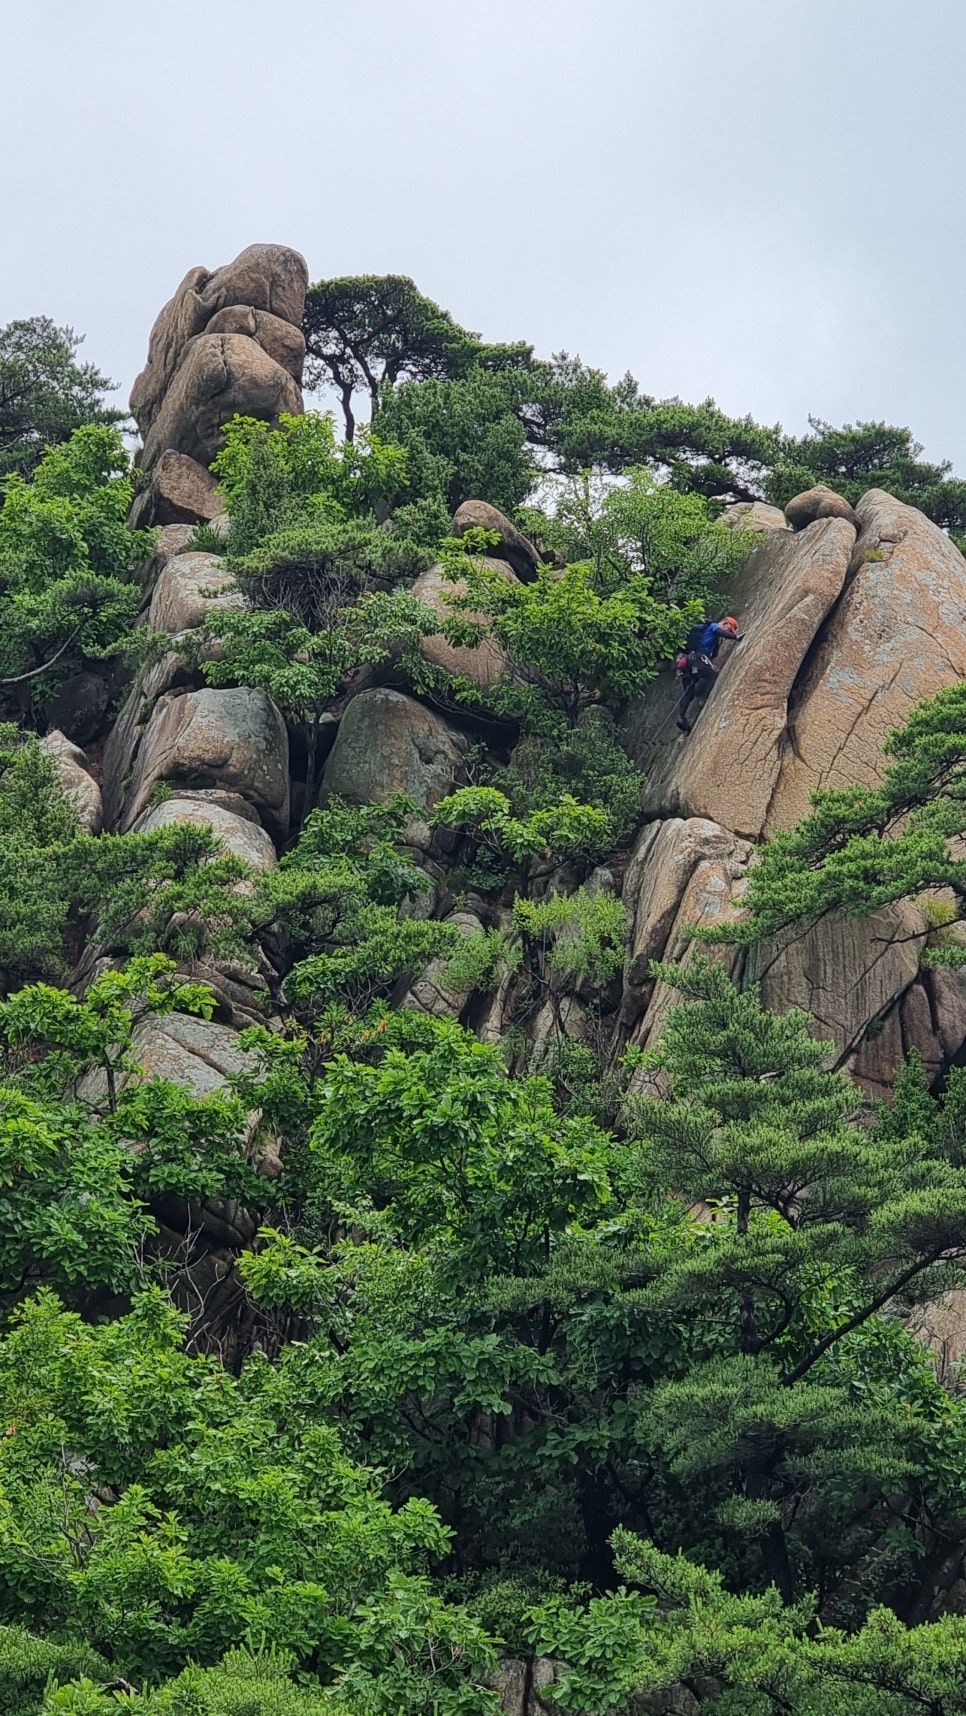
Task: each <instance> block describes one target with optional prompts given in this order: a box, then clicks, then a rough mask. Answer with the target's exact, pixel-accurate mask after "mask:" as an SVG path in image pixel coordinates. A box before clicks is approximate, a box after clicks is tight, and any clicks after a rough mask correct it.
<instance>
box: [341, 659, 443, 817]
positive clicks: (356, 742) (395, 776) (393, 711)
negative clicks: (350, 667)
mask: <svg viewBox="0 0 966 1716" xmlns="http://www.w3.org/2000/svg"><path fill="white" fill-rule="evenodd" d="M465 750H466V739H465V736H464V735H463V734H462V733H458V732H456V731H455V730H454V729H453V728H451V727H449V726H448V725H447V723H446V722H445V721H444V720H442V718H441V717H440V716H439V715H435V714H434V713H433V712H432V710H430V709H426V708H425V707H424V706H423V704H421V703H417V702H416V701H415V699H414V698H412V697H405V696H403V694H402V692H400V691H391V690H389V689H388V688H386V687H383V686H379V687H376V688H375V689H374V690H372V691H363V692H360V694H359V696H358V697H354V698H353V699H352V702H351V703H350V704H349V707H348V709H347V710H346V712H345V714H344V715H343V717H342V720H341V722H340V723H339V732H338V735H337V737H336V741H335V744H334V745H333V747H332V750H331V752H330V753H329V758H328V761H327V763H326V765H325V772H324V774H323V777H322V793H323V797H324V798H328V797H331V796H332V795H333V794H336V795H338V797H340V798H344V799H348V800H350V801H351V802H352V803H353V804H367V803H372V802H375V803H378V804H383V803H385V802H386V800H387V799H390V798H391V797H392V795H393V793H397V792H399V793H407V794H408V795H409V797H410V798H412V799H414V800H415V801H416V803H417V805H419V807H420V809H422V810H426V811H429V810H432V809H433V807H434V806H435V805H436V804H438V803H439V801H440V799H441V798H445V796H446V794H447V793H448V792H451V791H452V788H453V785H454V783H455V781H456V777H457V774H458V772H459V768H460V764H461V762H462V760H463V755H464V753H465Z"/></svg>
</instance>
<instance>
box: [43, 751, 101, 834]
mask: <svg viewBox="0 0 966 1716" xmlns="http://www.w3.org/2000/svg"><path fill="white" fill-rule="evenodd" d="M40 749H41V750H42V751H43V752H44V753H45V755H46V756H47V757H49V758H50V761H51V763H52V764H53V766H54V769H55V770H56V773H57V779H58V781H59V783H60V787H61V790H62V792H63V793H64V796H65V797H66V798H67V799H69V801H70V803H71V805H72V806H73V808H74V811H75V812H76V815H77V820H78V822H79V823H80V825H81V827H82V828H83V829H84V831H85V833H87V834H99V833H100V831H101V828H102V827H103V824H104V806H103V804H102V802H101V789H100V787H99V786H98V784H97V782H96V780H95V779H94V777H93V775H92V774H91V772H90V764H89V762H88V760H87V758H86V756H85V755H84V752H83V751H82V750H81V749H80V748H79V747H78V746H77V745H73V744H71V741H70V740H69V739H68V738H67V737H66V735H65V734H64V733H61V732H59V731H58V730H57V729H56V728H55V729H54V731H53V732H51V733H48V734H47V735H46V737H45V738H43V739H41V741H40Z"/></svg>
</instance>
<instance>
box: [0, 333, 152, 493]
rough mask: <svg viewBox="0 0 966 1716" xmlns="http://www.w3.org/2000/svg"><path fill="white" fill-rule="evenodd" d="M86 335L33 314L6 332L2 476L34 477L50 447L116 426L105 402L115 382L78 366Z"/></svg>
mask: <svg viewBox="0 0 966 1716" xmlns="http://www.w3.org/2000/svg"><path fill="white" fill-rule="evenodd" d="M82 343H83V336H82V335H80V334H75V333H74V330H73V328H58V327H56V326H55V325H54V323H53V322H52V321H51V320H50V317H49V316H31V317H29V318H28V319H27V320H25V321H19V322H8V323H7V325H6V327H5V328H0V477H3V476H8V475H10V473H11V472H13V471H19V472H20V473H21V475H23V476H28V475H29V474H30V472H31V471H32V470H33V469H34V468H35V466H36V465H37V463H38V461H39V460H40V458H41V457H42V455H43V452H44V449H45V448H46V447H54V446H57V445H58V444H59V443H60V442H61V441H66V440H68V439H69V438H70V436H71V435H72V434H73V432H74V430H75V429H79V428H81V427H82V426H83V425H84V424H85V423H115V422H117V420H118V418H119V417H120V416H121V415H122V413H121V412H119V411H112V410H110V409H109V408H108V407H107V406H105V403H104V394H105V393H106V392H110V390H111V389H112V387H113V385H114V383H113V382H111V381H108V379H107V377H106V376H104V375H101V373H100V371H99V370H98V369H97V367H96V365H95V364H93V363H86V362H78V357H77V352H78V347H79V346H80V345H81V344H82Z"/></svg>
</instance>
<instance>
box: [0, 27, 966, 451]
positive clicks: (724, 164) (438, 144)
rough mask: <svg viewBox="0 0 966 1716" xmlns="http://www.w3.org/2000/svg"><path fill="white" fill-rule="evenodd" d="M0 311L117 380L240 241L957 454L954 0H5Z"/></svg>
mask: <svg viewBox="0 0 966 1716" xmlns="http://www.w3.org/2000/svg"><path fill="white" fill-rule="evenodd" d="M0 48H2V65H3V70H2V74H0V89H2V110H3V143H2V146H0V234H2V263H0V323H3V322H6V321H8V320H10V319H11V318H12V317H15V316H28V315H33V314H39V313H45V314H47V315H50V316H53V317H54V318H55V320H57V321H58V322H69V323H71V324H72V325H73V326H74V327H75V328H77V329H79V330H81V331H83V332H85V333H86V334H87V341H86V345H85V347H84V353H85V355H86V356H88V357H90V358H92V359H93V360H94V361H95V362H97V363H98V364H99V365H100V366H101V368H103V369H105V370H107V371H108V372H109V373H110V374H112V375H113V376H114V378H115V379H116V380H118V381H119V382H121V383H122V387H123V395H124V398H125V400H126V396H127V392H128V390H129V388H130V384H131V382H132V380H133V378H134V375H135V374H136V372H137V370H138V369H139V368H140V366H141V364H142V362H143V359H144V354H145V349H146V343H147V336H148V330H149V328H150V325H151V322H152V321H153V319H154V316H155V315H156V313H157V311H158V310H159V308H160V307H161V304H162V303H163V302H164V300H165V299H166V298H168V297H169V296H170V294H171V292H172V291H173V290H174V288H175V286H176V285H177V283H178V281H179V280H180V279H181V277H182V275H183V274H184V273H185V272H186V270H187V269H188V268H189V267H190V266H192V265H193V264H196V263H202V264H204V265H205V266H207V267H211V268H214V267H217V266H219V265H220V264H221V263H224V262H227V261H229V260H230V259H231V257H233V256H234V255H236V254H237V252H238V251H239V250H241V249H242V248H243V247H244V246H245V245H246V244H250V243H253V242H255V241H265V240H271V241H277V242H281V243H285V244H291V245H294V246H295V247H296V248H297V249H299V250H301V251H303V253H304V254H305V256H306V259H307V261H308V264H309V272H310V276H311V278H312V279H320V278H324V277H325V276H328V275H335V274H353V273H364V272H365V273H389V272H392V273H402V274H411V275H412V276H413V278H414V279H415V280H416V282H417V284H418V285H419V286H420V287H421V288H422V290H423V291H424V292H427V293H429V294H430V296H432V297H434V298H436V299H437V300H438V301H439V302H440V303H442V304H443V305H444V306H445V307H446V308H447V309H448V310H450V311H451V312H452V314H453V315H454V316H455V317H456V318H457V319H458V320H459V321H461V322H462V323H463V324H464V325H465V326H467V327H470V328H473V329H476V330H477V331H479V332H481V333H482V334H483V335H485V336H486V337H487V338H489V339H499V340H510V339H520V338H522V339H527V340H530V341H532V342H533V343H534V344H535V346H536V348H537V351H538V353H540V354H541V355H543V356H549V354H550V353H551V352H552V351H556V350H560V349H566V350H569V351H570V352H571V353H573V352H579V353H580V355H581V357H583V358H584V359H585V360H586V361H587V362H591V363H594V364H597V365H599V366H600V367H601V368H604V369H606V370H607V371H608V372H609V373H610V374H611V375H612V377H615V378H616V377H617V376H618V375H620V374H622V373H623V372H624V371H625V370H626V369H630V370H631V371H632V372H633V373H634V374H635V375H636V376H637V378H638V380H639V381H640V383H641V385H642V386H643V387H644V388H645V390H646V391H647V392H649V393H652V394H656V395H658V396H659V397H664V396H667V395H672V394H678V395H680V396H681V397H682V398H684V399H687V400H691V401H698V400H701V399H703V398H705V397H706V396H707V395H709V394H711V395H713V396H714V397H715V398H716V399H717V401H718V403H719V405H721V406H722V407H723V408H724V409H725V410H727V411H729V412H733V413H736V414H741V413H744V412H746V411H747V412H751V414H752V415H753V416H754V417H756V418H758V419H759V420H760V421H763V422H767V423H772V422H775V421H781V422H782V423H783V424H784V425H785V427H786V428H788V429H792V430H797V431H800V430H802V429H804V427H805V420H806V417H807V415H808V413H809V412H812V413H813V414H817V415H819V416H822V417H826V418H828V419H830V420H831V421H833V422H835V423H839V422H842V421H845V420H856V419H867V418H886V419H887V420H888V421H890V422H895V423H903V424H905V423H908V424H909V425H910V426H911V427H912V428H913V430H914V431H915V432H916V434H917V435H918V436H919V438H920V440H922V441H923V442H924V443H925V445H926V450H927V453H928V454H929V455H930V456H932V457H943V456H945V457H949V458H952V459H953V460H954V462H955V465H956V468H957V471H958V472H959V473H960V474H963V475H966V413H964V411H963V409H962V405H961V399H962V396H963V394H964V382H966V345H964V341H963V339H962V338H961V334H960V317H961V295H962V289H961V285H960V272H959V271H960V268H961V267H962V266H963V253H964V247H966V229H964V222H963V218H962V214H963V202H964V194H966V193H964V180H963V167H964V155H966V151H964V132H966V101H964V98H963V93H962V89H963V67H964V64H966V5H964V4H963V0H808V3H805V0H485V3H482V0H233V3H232V4H230V5H229V4H225V3H223V0H207V3H204V0H162V3H160V4H150V5H149V4H147V3H146V0H0Z"/></svg>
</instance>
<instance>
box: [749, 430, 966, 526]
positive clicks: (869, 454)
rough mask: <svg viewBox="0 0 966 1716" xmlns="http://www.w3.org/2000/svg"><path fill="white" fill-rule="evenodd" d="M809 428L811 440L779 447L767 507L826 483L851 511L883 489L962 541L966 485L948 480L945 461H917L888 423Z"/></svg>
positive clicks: (916, 448) (916, 452) (789, 440)
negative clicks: (865, 497)
mask: <svg viewBox="0 0 966 1716" xmlns="http://www.w3.org/2000/svg"><path fill="white" fill-rule="evenodd" d="M809 422H810V424H811V428H812V433H811V434H810V435H804V436H802V437H801V438H800V439H796V438H794V437H786V438H785V440H784V441H783V443H782V446H781V449H780V452H779V455H778V458H777V462H776V465H775V468H774V469H773V470H772V471H771V472H770V473H769V475H768V478H767V480H766V483H765V493H766V495H767V498H768V499H769V500H770V501H773V502H774V503H775V504H776V505H778V506H784V505H785V504H786V502H787V501H789V500H790V499H791V497H792V495H796V494H799V493H801V491H802V490H803V489H808V488H811V487H812V485H813V484H814V483H825V484H826V485H827V487H828V488H831V489H835V491H836V493H837V494H840V495H844V496H845V498H846V500H847V501H850V502H851V503H852V504H853V505H854V504H855V502H856V501H858V500H860V499H861V497H862V495H864V494H865V491H866V489H885V490H886V491H887V492H888V493H889V494H891V495H895V496H896V497H897V499H899V500H901V501H905V502H906V503H907V505H909V506H915V507H918V508H919V510H920V512H924V513H925V515H926V517H927V518H931V519H932V520H933V522H934V523H935V524H939V525H942V527H943V529H944V530H948V531H950V532H951V533H952V534H953V536H955V537H962V535H963V533H964V531H966V483H963V482H960V481H959V480H958V479H956V478H951V477H950V472H951V470H952V465H951V463H950V461H949V460H948V459H944V460H942V461H941V463H940V464H938V465H931V464H929V463H928V462H927V461H925V460H923V459H922V458H921V456H920V455H921V453H922V447H921V445H920V443H919V442H918V441H916V440H914V438H913V436H912V434H911V432H910V431H909V430H908V429H897V428H893V427H891V426H890V425H889V424H887V423H856V424H855V425H854V426H853V425H852V424H851V423H846V424H844V425H843V427H842V428H841V429H833V428H832V425H831V424H830V423H822V422H821V421H820V420H819V419H818V418H815V417H812V418H810V419H809Z"/></svg>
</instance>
